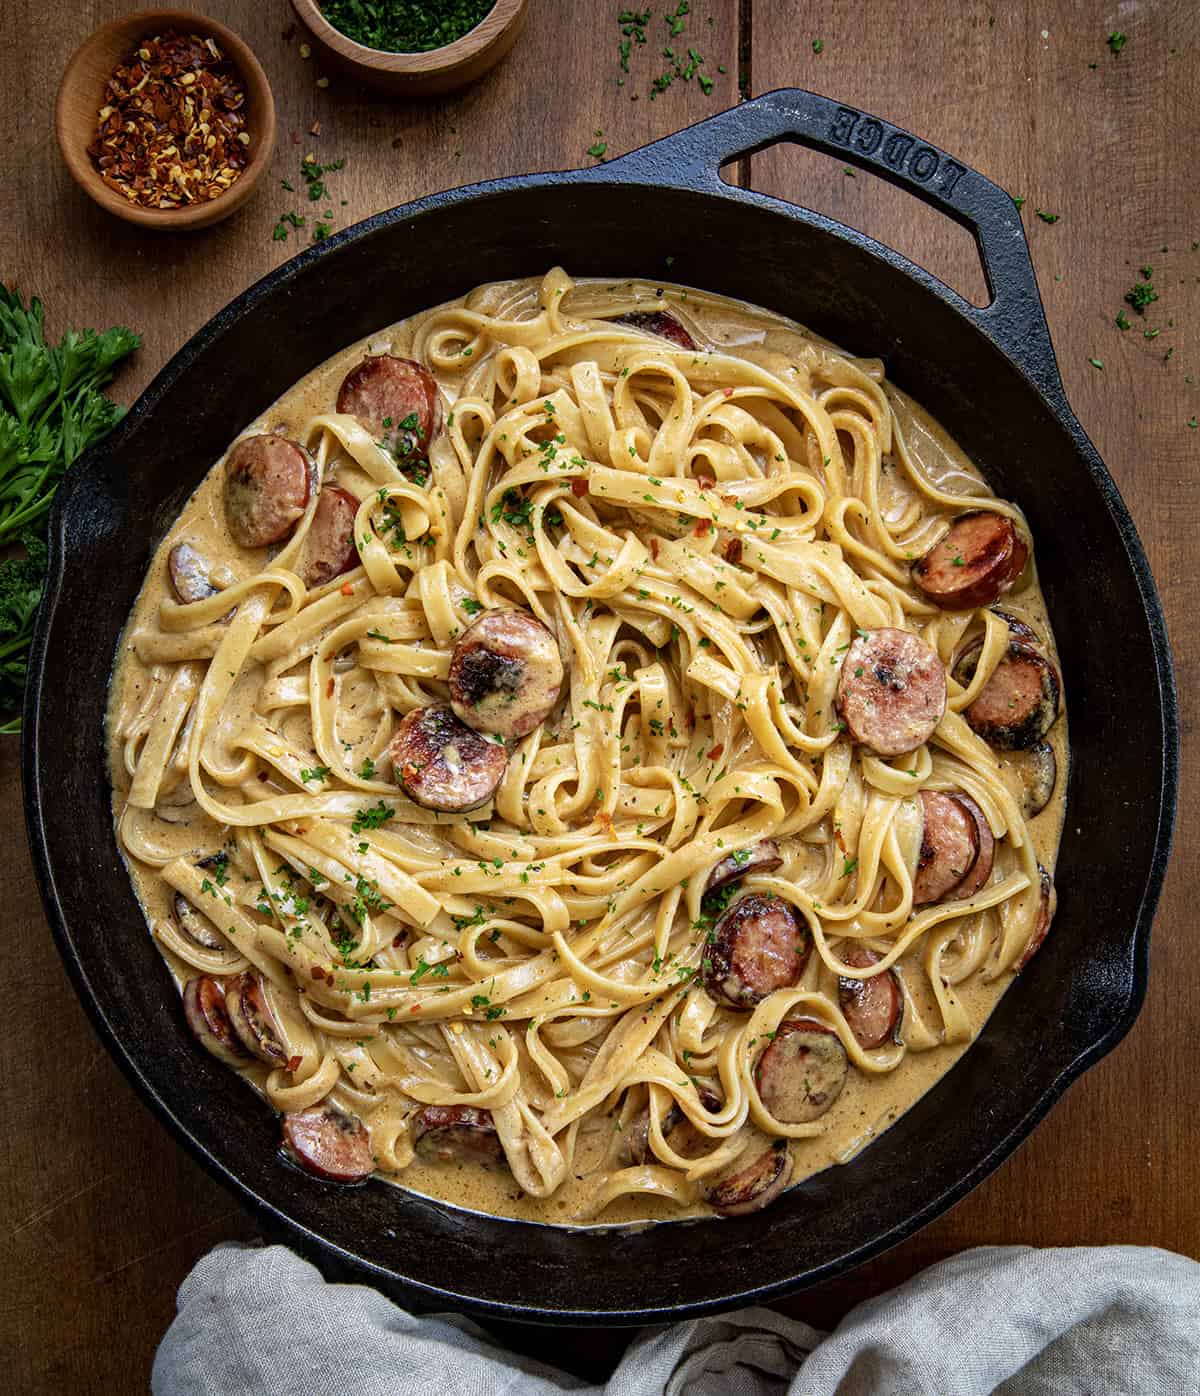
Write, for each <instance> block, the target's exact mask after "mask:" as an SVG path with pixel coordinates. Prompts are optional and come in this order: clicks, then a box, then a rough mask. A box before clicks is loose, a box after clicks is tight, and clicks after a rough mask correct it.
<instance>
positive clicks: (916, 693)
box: [837, 627, 946, 757]
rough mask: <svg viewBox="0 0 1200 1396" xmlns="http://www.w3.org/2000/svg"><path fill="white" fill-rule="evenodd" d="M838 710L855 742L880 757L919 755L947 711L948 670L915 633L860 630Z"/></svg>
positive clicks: (850, 654)
mask: <svg viewBox="0 0 1200 1396" xmlns="http://www.w3.org/2000/svg"><path fill="white" fill-rule="evenodd" d="M837 709H838V712H839V713H840V714H841V716H842V721H843V722H845V724H846V727H847V729H848V730H849V732H850V735H851V736H852V737H853V738H854V740H855V741H856V742H861V743H862V745H863V746H867V747H870V748H871V750H872V751H874V752H875V753H876V754H877V755H879V756H885V757H886V756H900V755H902V754H903V753H904V752H906V751H914V750H915V749H916V748H917V747H919V746H920V745H921V744H922V743H923V742H927V741H928V740H929V738H930V737H931V736H932V735H933V732H934V729H935V728H936V727H937V725H938V723H939V722H940V721H941V720H942V714H943V713H944V712H945V711H946V670H945V668H944V666H943V664H942V661H941V660H940V659H939V658H938V657H937V655H936V654H935V653H934V651H933V650H932V649H931V648H930V647H929V646H928V645H927V644H926V643H925V641H924V640H922V639H921V637H920V636H919V635H914V634H913V633H912V631H910V630H893V629H891V628H890V627H885V628H883V629H881V630H871V631H860V632H859V634H858V635H857V636H856V637H855V639H854V642H853V644H851V646H850V648H849V649H848V650H847V651H846V659H845V662H844V663H843V665H842V672H841V676H840V678H839V679H838V690H837Z"/></svg>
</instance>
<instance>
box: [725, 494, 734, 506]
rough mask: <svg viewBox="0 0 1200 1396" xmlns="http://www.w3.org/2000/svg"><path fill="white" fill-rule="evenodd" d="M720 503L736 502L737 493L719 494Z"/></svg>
mask: <svg viewBox="0 0 1200 1396" xmlns="http://www.w3.org/2000/svg"><path fill="white" fill-rule="evenodd" d="M721 503H722V504H736V503H737V495H736V494H723V495H722V496H721Z"/></svg>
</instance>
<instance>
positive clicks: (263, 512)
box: [225, 432, 314, 548]
mask: <svg viewBox="0 0 1200 1396" xmlns="http://www.w3.org/2000/svg"><path fill="white" fill-rule="evenodd" d="M313 480H314V471H313V467H312V462H311V461H310V460H309V457H308V454H307V452H305V451H303V450H301V448H300V447H299V446H297V445H296V443H295V442H294V441H289V440H288V439H287V437H286V436H280V435H278V433H276V432H264V433H263V434H261V435H259V436H244V437H243V438H242V439H241V440H240V441H237V442H235V443H234V445H233V448H232V449H231V450H230V452H229V456H228V458H227V460H226V462H225V519H226V522H227V523H228V525H229V532H230V535H231V536H232V538H233V541H234V542H235V543H237V544H238V545H239V546H240V547H243V548H265V547H267V545H268V544H270V543H278V542H281V541H282V540H283V539H284V538H286V537H287V536H288V534H289V533H291V531H292V529H293V528H295V526H296V521H297V520H298V519H299V518H300V516H301V515H302V514H303V513H304V511H305V509H307V508H308V501H309V499H310V498H311V497H312V491H313Z"/></svg>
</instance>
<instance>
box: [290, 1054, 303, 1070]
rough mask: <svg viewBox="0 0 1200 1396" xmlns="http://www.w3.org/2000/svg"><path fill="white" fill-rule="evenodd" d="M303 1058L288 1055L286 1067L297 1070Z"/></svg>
mask: <svg viewBox="0 0 1200 1396" xmlns="http://www.w3.org/2000/svg"><path fill="white" fill-rule="evenodd" d="M303 1060H304V1058H303V1057H289V1058H288V1064H287V1069H288V1070H289V1071H299V1070H300V1063H301V1062H302V1061H303Z"/></svg>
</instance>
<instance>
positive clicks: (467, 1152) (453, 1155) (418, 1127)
mask: <svg viewBox="0 0 1200 1396" xmlns="http://www.w3.org/2000/svg"><path fill="white" fill-rule="evenodd" d="M413 1151H414V1153H415V1154H416V1155H417V1157H418V1158H421V1159H424V1160H425V1162H426V1163H481V1164H484V1165H485V1166H487V1167H495V1166H496V1165H497V1164H503V1163H504V1162H505V1156H504V1145H503V1144H502V1143H501V1142H500V1136H499V1134H497V1132H496V1126H495V1125H494V1124H493V1123H492V1112H491V1111H490V1110H476V1109H474V1108H473V1107H472V1106H469V1105H426V1106H424V1107H423V1108H422V1109H420V1110H418V1111H417V1113H416V1114H415V1115H414V1116H413Z"/></svg>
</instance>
